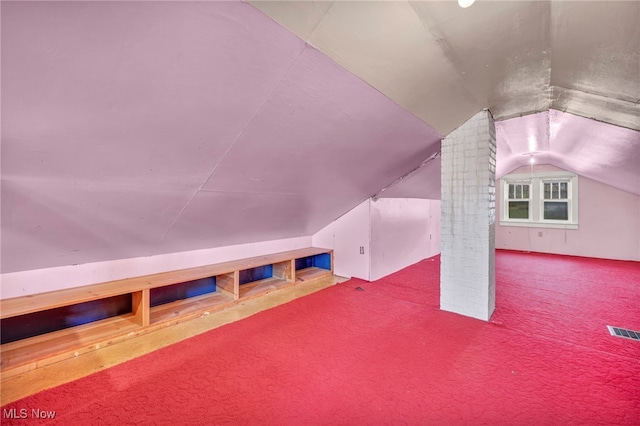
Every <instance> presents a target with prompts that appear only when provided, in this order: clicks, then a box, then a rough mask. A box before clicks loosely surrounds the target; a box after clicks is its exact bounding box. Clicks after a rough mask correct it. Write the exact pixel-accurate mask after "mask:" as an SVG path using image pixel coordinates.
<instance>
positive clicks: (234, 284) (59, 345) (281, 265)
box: [0, 247, 333, 377]
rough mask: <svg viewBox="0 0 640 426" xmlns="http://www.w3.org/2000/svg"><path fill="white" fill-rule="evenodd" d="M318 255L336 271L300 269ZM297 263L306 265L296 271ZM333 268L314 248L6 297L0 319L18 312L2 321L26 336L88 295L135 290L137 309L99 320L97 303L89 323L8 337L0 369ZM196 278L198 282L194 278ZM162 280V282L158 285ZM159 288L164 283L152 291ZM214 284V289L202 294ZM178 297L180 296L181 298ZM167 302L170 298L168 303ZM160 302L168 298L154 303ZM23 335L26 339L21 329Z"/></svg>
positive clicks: (17, 368)
mask: <svg viewBox="0 0 640 426" xmlns="http://www.w3.org/2000/svg"><path fill="white" fill-rule="evenodd" d="M313 259H322V263H321V264H320V266H322V267H323V268H326V267H327V266H328V267H330V269H331V270H329V269H322V268H318V267H305V268H302V266H309V265H311V264H313V265H315V263H313V262H312V263H307V262H310V261H311V260H313ZM327 260H328V262H327ZM296 262H298V263H296ZM296 267H299V268H301V269H299V270H296ZM241 274H242V275H243V278H242V280H243V281H249V282H246V283H245V284H240V282H241V281H240V280H241V278H240V276H241ZM332 275H333V252H332V250H327V249H321V248H314V247H311V248H306V249H300V250H293V251H287V252H282V253H275V254H272V255H267V256H257V257H252V258H247V259H241V260H236V261H232V262H225V263H219V264H215V265H207V266H201V267H196V268H190V269H183V270H179V271H170V272H165V273H159V274H154V275H146V276H142V277H133V278H127V279H123V280H116V281H110V282H106V283H100V284H93V285H88V286H82V287H75V288H70V289H64V290H58V291H52V292H47V293H40V294H36V295H32V296H22V297H16V298H11V299H3V300H0V319H4V320H7V319H8V318H13V319H12V320H10V321H9V320H7V321H9V322H4V326H6V327H14V326H13V325H11V324H12V322H11V321H13V322H14V323H16V322H17V323H18V324H20V326H21V327H22V325H25V331H20V332H22V333H23V334H22V336H28V335H29V334H28V333H31V335H33V334H35V333H37V332H38V331H39V330H38V329H37V328H34V327H32V326H30V325H29V324H36V323H37V322H38V321H42V320H41V319H37V318H43V317H42V316H41V315H44V318H45V321H46V318H47V315H48V316H49V317H50V318H55V319H57V320H60V319H64V321H62V322H66V319H67V317H66V316H65V315H68V314H65V313H63V312H68V310H66V309H64V308H65V307H72V306H74V305H77V304H81V303H85V302H94V303H98V304H101V305H98V306H99V307H104V306H105V303H107V300H108V299H109V298H113V297H114V296H124V295H130V296H131V305H130V307H131V308H130V309H131V312H129V313H125V314H120V315H118V314H116V316H113V317H110V318H106V319H98V318H99V317H98V316H97V315H96V316H93V315H92V310H93V309H94V308H93V307H91V308H89V309H88V310H87V311H85V314H86V312H89V314H90V316H92V317H93V318H94V319H93V321H92V322H90V323H87V324H84V325H77V326H73V327H69V328H65V329H59V330H57V331H52V332H48V333H44V334H40V335H37V336H34V337H23V338H21V339H20V340H16V341H13V342H9V343H5V344H3V345H1V346H0V351H1V352H0V353H1V356H2V358H1V363H0V371H1V372H2V376H3V377H10V376H13V375H16V374H20V373H22V372H25V371H28V370H32V369H35V368H38V367H42V366H44V365H48V364H51V363H54V362H57V361H60V360H63V359H66V358H71V357H74V356H78V355H79V354H82V353H86V352H89V351H92V350H96V349H99V348H100V347H102V346H105V345H110V344H113V343H117V342H120V341H123V340H125V339H129V338H132V337H135V336H138V335H140V334H144V333H148V332H150V331H153V330H157V329H159V328H162V327H168V326H171V325H173V324H177V323H179V322H183V321H187V320H190V319H192V318H194V317H197V316H200V315H202V314H203V313H205V312H212V311H217V310H222V309H225V308H227V307H229V306H232V305H234V304H236V303H238V302H239V301H242V300H246V299H248V298H254V297H259V296H261V295H264V294H267V293H270V292H272V291H275V290H279V289H282V288H285V287H288V286H292V285H296V283H300V282H308V281H313V280H316V279H322V278H325V277H331V276H332ZM261 278H264V279H261ZM199 280H200V281H201V282H202V281H204V282H205V283H208V284H203V285H200V284H201V283H197V281H199ZM253 280H255V281H253ZM194 282H196V284H195V285H194ZM169 286H182V287H177V289H178V290H175V288H176V287H174V289H169ZM161 287H162V288H163V289H162V290H159V289H160V288H161ZM208 287H210V288H208ZM153 289H158V290H155V291H154V290H153ZM209 290H210V292H207V293H204V294H203V293H202V292H203V291H209ZM213 290H215V291H213ZM194 294H197V295H194ZM163 296H166V299H164V300H163ZM176 297H179V298H180V299H178V300H175V298H176ZM182 297H184V298H182ZM125 300H126V298H125ZM152 300H155V301H152ZM163 301H167V302H168V303H162V302H163ZM156 303H162V304H158V305H156V306H152V305H155V304H156ZM84 306H87V305H86V304H85V305H84ZM125 306H126V305H125ZM58 308H63V309H62V310H60V309H58ZM32 314H33V315H32ZM30 315H31V316H30ZM22 316H24V317H22ZM34 316H35V317H34ZM21 317H22V318H21ZM62 322H61V323H62ZM29 327H31V328H29ZM11 330H13V331H17V330H19V329H17V328H15V329H13V328H12V329H11ZM11 338H15V337H11ZM18 338H20V336H19V335H18Z"/></svg>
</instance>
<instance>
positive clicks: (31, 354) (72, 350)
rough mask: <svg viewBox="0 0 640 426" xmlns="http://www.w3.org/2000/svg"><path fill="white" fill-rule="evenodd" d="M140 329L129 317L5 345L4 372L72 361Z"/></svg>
mask: <svg viewBox="0 0 640 426" xmlns="http://www.w3.org/2000/svg"><path fill="white" fill-rule="evenodd" d="M139 328H140V325H139V324H138V323H137V321H136V318H135V317H134V316H133V315H132V314H129V315H122V316H118V317H113V318H107V319H103V320H100V321H95V322H92V323H89V324H84V325H78V326H75V327H70V328H65V329H64V330H59V331H54V332H52V333H47V334H42V335H40V336H35V337H30V338H28V339H23V340H18V341H15V342H11V343H5V344H4V345H2V346H1V347H0V353H1V357H2V359H1V361H0V364H1V365H2V371H3V373H4V371H5V370H10V369H15V368H18V367H22V369H21V370H20V372H22V371H23V370H24V371H28V370H32V369H34V368H36V367H37V366H39V364H40V363H41V362H43V361H45V360H47V361H49V362H46V363H45V364H50V363H51V361H53V362H55V361H57V360H58V357H60V356H61V358H60V359H64V358H70V357H72V356H76V353H77V354H81V353H85V352H88V351H91V350H94V349H98V348H99V347H100V346H105V345H108V344H111V343H113V341H112V340H113V338H114V337H116V336H123V335H124V336H126V335H127V334H129V333H135V331H136V330H137V329H139ZM3 375H4V374H3Z"/></svg>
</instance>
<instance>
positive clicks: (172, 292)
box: [149, 276, 234, 324]
mask: <svg viewBox="0 0 640 426" xmlns="http://www.w3.org/2000/svg"><path fill="white" fill-rule="evenodd" d="M221 281H224V276H223V277H222V278H221ZM216 282H217V277H215V276H214V277H208V278H201V279H199V280H193V281H187V282H184V283H178V284H173V285H168V286H164V287H157V288H153V289H151V292H150V306H151V311H150V318H149V322H150V323H151V324H157V323H161V322H164V321H169V320H171V319H174V318H180V317H183V316H184V315H187V314H189V313H199V312H202V311H205V310H207V309H213V308H214V307H217V306H218V305H224V304H226V303H229V302H233V300H234V297H233V294H229V293H228V292H226V291H225V290H224V289H219V288H218V287H217V285H216Z"/></svg>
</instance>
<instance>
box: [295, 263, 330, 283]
mask: <svg viewBox="0 0 640 426" xmlns="http://www.w3.org/2000/svg"><path fill="white" fill-rule="evenodd" d="M331 275H332V274H331V271H330V270H328V269H322V268H316V267H315V266H312V267H310V268H305V269H300V270H298V271H296V281H311V280H315V279H318V278H323V277H330V276H331Z"/></svg>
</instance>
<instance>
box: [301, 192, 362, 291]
mask: <svg viewBox="0 0 640 426" xmlns="http://www.w3.org/2000/svg"><path fill="white" fill-rule="evenodd" d="M370 204H371V200H370V199H367V200H365V201H363V202H362V203H360V204H359V205H357V206H356V207H355V208H353V209H351V210H350V211H348V212H347V213H346V214H344V215H342V216H341V217H339V218H338V219H337V220H335V221H333V222H331V223H330V224H329V225H327V226H325V227H324V228H323V229H321V230H320V231H318V232H317V233H316V234H315V235H313V237H312V239H311V240H312V244H313V246H314V247H323V248H330V249H333V257H334V273H335V274H336V275H338V276H341V277H348V278H351V277H355V278H361V279H363V280H369V277H370V270H371V257H370V254H369V253H370V240H371V221H370V218H369V209H370ZM360 247H362V248H363V253H361V252H360Z"/></svg>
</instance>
